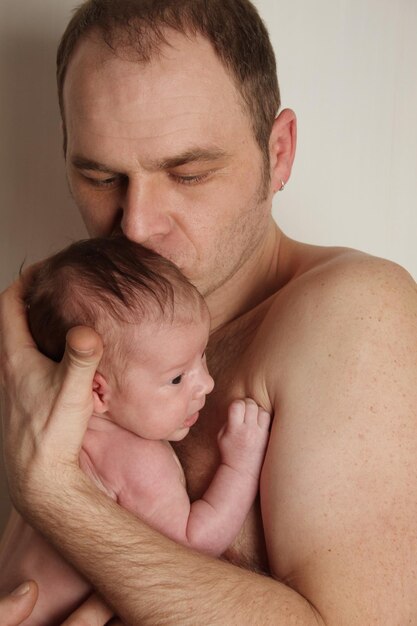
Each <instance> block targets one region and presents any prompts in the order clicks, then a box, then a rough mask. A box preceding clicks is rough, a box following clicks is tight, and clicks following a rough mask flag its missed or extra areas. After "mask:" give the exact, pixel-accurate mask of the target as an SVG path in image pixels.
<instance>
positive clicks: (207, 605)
mask: <svg viewBox="0 0 417 626" xmlns="http://www.w3.org/2000/svg"><path fill="white" fill-rule="evenodd" d="M44 496H45V497H43V500H42V504H40V505H37V506H36V513H35V514H33V515H31V522H32V523H33V524H35V525H36V526H38V527H39V528H40V529H42V532H44V533H45V534H46V535H47V536H48V538H49V539H50V540H51V541H52V542H53V543H54V544H55V545H56V547H57V548H58V549H59V550H60V551H61V552H63V554H64V556H66V558H67V559H68V560H69V561H70V562H72V563H73V564H74V565H75V567H76V568H77V569H79V570H80V571H81V572H82V573H83V574H84V575H85V576H86V577H87V578H88V579H89V580H90V581H91V582H92V584H93V585H94V587H96V589H97V590H98V591H99V592H100V593H101V594H102V595H103V597H104V598H105V599H106V601H107V602H108V603H109V604H111V605H112V607H113V608H114V610H115V612H116V613H117V614H118V615H119V616H120V617H121V618H122V619H123V620H124V621H125V623H126V624H134V625H137V624H141V625H147V624H149V625H152V626H154V625H155V624H166V625H170V624H172V625H175V626H178V625H179V624H181V626H182V625H184V626H186V625H187V624H190V626H191V625H192V626H198V625H199V624H201V625H202V626H203V625H204V626H206V625H207V624H210V625H213V626H214V625H215V624H221V625H222V626H224V624H240V625H241V624H262V625H264V624H265V625H266V624H274V626H279V625H280V624H282V625H285V626H287V625H288V624H290V623H291V624H302V625H306V626H307V625H310V624H311V625H314V626H317V624H318V623H321V621H320V618H318V616H317V613H316V612H315V611H314V609H313V608H312V607H311V605H310V604H309V603H308V602H307V601H306V600H305V599H304V598H303V597H302V596H300V595H299V594H297V593H296V592H295V591H293V590H292V589H290V588H289V587H286V586H285V585H283V584H281V583H278V582H276V581H274V580H273V579H271V578H267V577H264V576H261V575H258V574H255V573H253V572H248V571H246V570H242V569H240V568H237V567H235V566H232V565H230V564H229V563H226V562H223V561H219V560H215V559H212V558H210V557H206V556H204V555H201V554H199V553H196V552H192V551H190V550H188V549H186V548H184V547H182V546H180V545H178V544H175V543H174V542H172V541H171V540H169V539H167V538H165V537H163V536H161V535H160V534H159V533H157V532H156V531H154V530H153V529H151V528H149V527H148V526H146V525H145V524H144V523H142V522H141V521H140V520H138V519H137V518H135V517H134V516H132V515H131V514H130V513H128V512H127V511H125V510H124V509H122V508H121V507H119V506H118V505H117V504H115V503H114V502H112V501H111V500H110V499H109V498H107V497H106V496H105V495H104V494H101V493H99V492H98V491H96V490H95V488H94V487H93V486H92V485H90V484H89V483H88V481H87V480H86V479H84V477H82V479H81V478H80V480H78V477H77V483H76V485H75V486H74V485H72V486H71V488H70V489H69V488H68V489H67V491H64V492H62V491H61V492H60V494H59V495H58V494H57V493H56V494H54V493H53V492H52V491H50V492H49V493H48V494H44Z"/></svg>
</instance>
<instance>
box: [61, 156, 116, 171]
mask: <svg viewBox="0 0 417 626" xmlns="http://www.w3.org/2000/svg"><path fill="white" fill-rule="evenodd" d="M71 163H72V165H73V166H74V167H77V168H78V169H80V170H95V171H96V172H105V173H106V174H109V173H111V174H113V173H114V171H113V170H112V169H111V168H110V167H107V165H103V163H98V162H97V161H92V160H91V159H84V157H79V156H74V157H72V159H71Z"/></svg>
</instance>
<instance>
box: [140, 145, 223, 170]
mask: <svg viewBox="0 0 417 626" xmlns="http://www.w3.org/2000/svg"><path fill="white" fill-rule="evenodd" d="M227 156H228V154H227V152H225V151H224V150H222V149H221V148H191V149H190V150H185V152H182V153H181V154H176V155H174V156H172V157H167V158H166V159H161V160H159V161H154V162H152V167H154V168H155V169H162V170H163V169H171V168H175V167H180V166H181V165H186V164H187V163H193V162H195V161H199V162H209V161H219V160H220V159H224V158H226V157H227Z"/></svg>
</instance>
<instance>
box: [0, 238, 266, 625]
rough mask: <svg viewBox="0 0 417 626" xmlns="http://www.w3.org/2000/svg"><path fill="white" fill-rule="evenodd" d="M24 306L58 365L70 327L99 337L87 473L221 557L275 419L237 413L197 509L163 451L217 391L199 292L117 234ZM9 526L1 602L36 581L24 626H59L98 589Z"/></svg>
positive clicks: (75, 248)
mask: <svg viewBox="0 0 417 626" xmlns="http://www.w3.org/2000/svg"><path fill="white" fill-rule="evenodd" d="M26 303H27V308H28V319H29V325H30V328H31V331H32V334H33V337H34V339H35V341H36V342H37V344H38V347H39V349H40V350H41V351H42V352H43V353H44V354H45V355H46V356H48V357H50V358H51V359H54V360H55V361H59V360H60V359H61V358H62V355H63V352H64V348H65V335H66V332H67V331H68V329H69V328H71V327H73V326H76V325H86V326H90V327H93V328H95V329H96V330H97V332H98V333H99V334H100V335H101V337H102V338H103V342H104V352H103V358H102V360H101V362H100V366H99V368H98V371H97V373H96V375H95V377H94V382H93V397H94V411H93V414H92V416H91V418H90V421H89V425H88V430H87V432H86V434H85V438H84V440H83V446H82V450H81V453H80V466H81V468H82V469H83V470H84V471H85V472H86V473H87V474H88V476H89V477H90V478H91V479H92V480H93V481H94V482H95V483H96V484H97V486H98V487H99V488H100V489H102V490H103V491H104V492H105V493H107V494H108V496H110V497H111V498H113V499H114V500H116V501H117V502H118V503H119V504H120V505H121V506H123V507H124V508H126V509H128V510H129V511H131V512H132V513H134V514H135V515H136V516H138V517H140V518H141V519H143V520H144V521H145V522H147V523H148V524H149V525H150V526H152V527H154V528H155V529H157V530H158V531H160V532H161V533H163V534H165V535H167V536H168V537H170V538H171V539H173V540H174V541H177V542H179V543H182V544H184V545H186V546H189V547H190V548H194V549H196V550H200V551H202V552H205V553H208V554H210V555H213V556H220V555H221V554H222V553H223V552H224V551H225V550H226V549H227V547H228V546H229V545H230V544H231V543H232V542H233V540H234V538H235V537H236V535H237V534H238V532H239V530H240V528H241V526H242V525H243V522H244V520H245V518H246V515H247V513H248V511H249V509H250V507H251V505H252V503H253V500H254V498H255V496H256V493H257V489H258V481H259V474H260V470H261V466H262V462H263V458H264V454H265V449H266V445H267V440H268V432H269V422H270V416H269V414H268V413H267V412H266V411H264V410H263V409H261V408H260V407H258V406H257V405H256V404H255V403H254V402H253V401H249V400H244V401H240V402H233V403H232V404H231V406H230V407H229V415H228V420H227V423H226V425H225V427H224V428H223V429H222V430H221V432H220V433H219V438H218V442H219V449H220V454H221V463H220V465H219V467H218V468H217V471H216V473H215V476H214V478H213V480H212V483H211V484H210V485H209V487H208V489H207V491H206V493H205V494H204V495H203V497H202V498H201V499H200V500H197V501H195V502H193V503H192V504H191V503H190V500H189V498H188V495H187V491H186V484H185V478H184V473H183V470H182V468H181V465H180V463H179V461H178V458H177V457H176V455H175V453H174V451H173V449H172V447H171V445H170V444H169V443H168V442H169V441H180V440H181V439H183V438H184V437H185V436H186V435H187V434H188V432H189V430H190V428H191V427H192V426H193V424H195V423H196V421H197V420H198V417H199V411H200V409H201V408H202V407H203V406H204V403H205V397H206V394H208V393H210V391H211V390H212V389H213V384H214V383H213V379H212V378H211V376H210V374H209V372H208V370H207V365H206V359H205V349H206V345H207V341H208V335H209V325H210V320H209V314H208V310H207V307H206V304H205V302H204V300H203V298H202V296H201V295H200V294H199V292H198V291H197V290H196V289H195V288H194V287H193V286H192V285H191V284H190V283H189V282H188V281H187V280H186V279H185V278H184V276H183V275H182V274H181V272H180V271H179V270H178V269H177V268H176V267H175V266H174V265H173V264H172V263H170V262H169V261H167V260H166V259H164V258H162V257H161V256H159V255H157V254H155V253H154V252H152V251H150V250H147V249H146V248H143V247H142V246H140V245H138V244H135V243H133V242H131V241H129V240H127V239H126V238H124V237H123V236H121V235H120V236H115V237H111V238H108V239H90V240H87V241H82V242H79V243H75V244H73V245H71V246H70V247H69V248H67V249H65V250H64V251H62V252H60V253H58V254H56V255H55V256H53V257H51V258H50V259H48V260H47V261H46V262H45V263H44V264H43V265H42V266H41V268H40V269H39V270H38V271H37V273H36V275H35V277H34V279H33V282H32V284H31V286H30V289H29V291H28V293H27V295H26ZM13 515H14V516H15V519H14V520H13V524H11V525H9V528H8V530H6V534H5V536H4V538H3V542H2V551H1V553H0V572H1V573H0V591H1V592H6V591H9V590H11V589H13V588H14V587H15V586H16V585H17V584H19V583H20V582H22V580H27V579H28V578H33V579H34V580H36V581H37V583H38V585H39V601H38V603H37V605H36V608H35V610H34V613H33V614H32V616H31V617H30V618H29V619H28V620H26V621H25V622H24V624H25V626H29V625H30V626H40V625H42V626H47V625H48V626H49V625H53V624H56V623H59V622H60V621H61V620H62V619H63V618H64V617H65V616H66V615H67V614H69V613H70V612H71V611H72V610H73V609H74V608H75V607H76V606H77V605H78V604H79V603H80V602H81V601H82V600H83V599H84V598H85V597H86V596H87V595H88V593H89V592H90V591H91V588H90V586H89V584H88V583H87V581H85V580H84V579H83V578H81V576H80V575H79V574H78V573H77V572H76V571H75V570H74V569H72V568H71V567H70V566H69V565H68V564H67V563H66V562H65V561H64V560H63V559H62V558H61V557H60V556H59V555H58V553H57V552H55V550H53V548H52V547H50V546H49V545H48V544H47V543H46V541H45V540H44V539H43V538H42V537H41V536H40V535H39V534H38V533H36V532H35V531H34V530H33V529H32V528H30V527H29V526H28V525H26V524H25V522H24V521H23V520H22V519H21V518H20V517H19V516H18V515H17V514H16V513H14V514H13Z"/></svg>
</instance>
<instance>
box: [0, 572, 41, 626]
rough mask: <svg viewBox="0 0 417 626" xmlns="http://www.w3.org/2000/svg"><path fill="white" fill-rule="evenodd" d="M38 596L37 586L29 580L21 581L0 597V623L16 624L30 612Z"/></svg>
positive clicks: (11, 625)
mask: <svg viewBox="0 0 417 626" xmlns="http://www.w3.org/2000/svg"><path fill="white" fill-rule="evenodd" d="M37 597H38V587H37V585H36V584H35V583H34V582H33V581H31V582H28V583H23V585H21V586H20V587H18V588H17V589H16V590H15V591H14V592H13V593H11V594H10V595H8V596H5V597H4V598H1V599H0V624H1V625H2V626H18V624H21V623H22V622H23V621H24V620H25V619H26V618H28V617H29V615H30V614H31V613H32V611H33V608H34V606H35V604H36V600H37Z"/></svg>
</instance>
